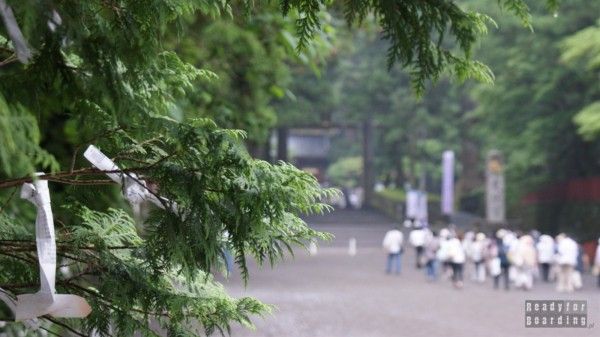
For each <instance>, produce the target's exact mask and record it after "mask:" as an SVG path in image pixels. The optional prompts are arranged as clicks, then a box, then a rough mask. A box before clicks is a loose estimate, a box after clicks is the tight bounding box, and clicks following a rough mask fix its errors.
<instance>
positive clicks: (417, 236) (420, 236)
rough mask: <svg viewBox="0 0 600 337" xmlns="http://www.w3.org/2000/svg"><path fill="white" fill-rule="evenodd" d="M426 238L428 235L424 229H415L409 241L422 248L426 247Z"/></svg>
mask: <svg viewBox="0 0 600 337" xmlns="http://www.w3.org/2000/svg"><path fill="white" fill-rule="evenodd" d="M426 236H427V233H426V232H425V230H424V229H415V230H413V231H411V232H410V235H409V236H408V241H409V242H410V244H411V245H413V246H414V247H420V246H423V245H425V238H426Z"/></svg>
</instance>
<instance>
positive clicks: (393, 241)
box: [383, 229, 404, 254]
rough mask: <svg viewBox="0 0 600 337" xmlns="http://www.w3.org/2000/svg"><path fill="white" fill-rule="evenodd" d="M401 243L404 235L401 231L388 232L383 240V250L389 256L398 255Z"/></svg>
mask: <svg viewBox="0 0 600 337" xmlns="http://www.w3.org/2000/svg"><path fill="white" fill-rule="evenodd" d="M402 241H404V235H402V232H401V231H399V230H397V229H392V230H389V231H388V232H387V233H385V237H384V238H383V248H384V249H385V250H387V252H388V253H390V254H396V253H399V252H400V249H401V248H402Z"/></svg>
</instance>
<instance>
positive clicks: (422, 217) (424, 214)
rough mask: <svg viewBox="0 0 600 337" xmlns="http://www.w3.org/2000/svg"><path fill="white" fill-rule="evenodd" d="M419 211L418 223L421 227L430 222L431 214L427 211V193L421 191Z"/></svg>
mask: <svg viewBox="0 0 600 337" xmlns="http://www.w3.org/2000/svg"><path fill="white" fill-rule="evenodd" d="M418 193H419V194H418V195H419V209H418V212H417V217H416V218H417V221H419V222H420V223H421V225H426V224H427V223H428V221H429V212H428V210H427V192H424V191H419V192H418Z"/></svg>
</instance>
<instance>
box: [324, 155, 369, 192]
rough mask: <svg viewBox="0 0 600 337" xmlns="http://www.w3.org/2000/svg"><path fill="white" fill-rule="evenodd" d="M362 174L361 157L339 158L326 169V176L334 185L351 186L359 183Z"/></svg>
mask: <svg viewBox="0 0 600 337" xmlns="http://www.w3.org/2000/svg"><path fill="white" fill-rule="evenodd" d="M362 174H363V163H362V158H361V157H346V158H340V159H339V160H338V161H336V162H335V163H333V164H331V165H330V166H329V168H328V169H327V177H328V178H329V179H330V180H331V182H332V183H333V184H334V185H335V186H340V187H346V188H353V187H357V186H359V184H360V179H361V177H362Z"/></svg>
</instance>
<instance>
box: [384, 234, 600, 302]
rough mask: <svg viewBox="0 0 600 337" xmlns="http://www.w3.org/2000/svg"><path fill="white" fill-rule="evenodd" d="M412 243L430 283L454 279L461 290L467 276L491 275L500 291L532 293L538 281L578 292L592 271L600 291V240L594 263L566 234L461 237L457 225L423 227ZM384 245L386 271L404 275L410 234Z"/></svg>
mask: <svg viewBox="0 0 600 337" xmlns="http://www.w3.org/2000/svg"><path fill="white" fill-rule="evenodd" d="M408 243H409V245H410V246H412V247H413V248H414V250H415V256H416V261H415V266H416V268H418V269H422V268H424V269H425V274H426V277H427V279H428V280H429V281H436V280H437V279H439V278H448V279H451V280H452V283H453V285H454V286H455V287H456V288H462V287H463V285H464V279H465V275H466V277H468V278H470V280H471V281H473V282H478V283H484V282H486V280H487V279H488V277H489V278H491V279H493V285H494V288H496V289H498V288H500V287H501V286H502V287H503V288H504V289H506V290H508V289H510V288H511V287H515V288H519V289H523V290H531V289H532V288H533V286H534V284H535V282H555V283H556V290H557V291H559V292H572V291H575V290H578V289H580V288H582V286H583V283H582V274H583V273H584V272H586V271H588V270H590V271H591V273H592V274H593V275H595V276H596V277H597V279H598V280H597V283H598V287H599V288H600V239H599V240H598V247H599V248H597V249H596V252H595V256H594V257H593V259H590V258H589V257H587V256H586V254H585V253H584V251H583V249H582V246H581V245H580V244H578V243H577V242H576V241H575V240H574V239H573V238H572V237H570V236H569V235H567V234H564V233H561V234H559V235H557V236H556V237H552V236H550V235H546V234H541V233H539V232H537V231H531V232H528V233H520V232H516V231H512V230H509V229H498V230H497V231H495V232H493V233H491V234H490V235H486V234H485V233H483V232H474V231H467V232H465V233H460V232H458V231H457V230H456V229H455V228H454V226H452V225H450V226H448V227H446V228H442V229H441V230H439V231H437V232H436V231H434V230H431V229H430V228H428V227H426V226H420V225H419V224H417V225H415V226H413V227H412V230H411V231H410V233H409V235H408ZM383 247H384V249H385V250H386V251H387V253H388V257H387V266H386V272H387V273H392V272H394V273H396V274H400V272H401V263H402V262H401V260H402V253H403V252H404V248H403V247H404V235H403V233H402V231H401V230H400V228H399V227H397V228H394V229H392V230H390V231H388V232H387V233H386V235H385V237H384V240H383Z"/></svg>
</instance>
